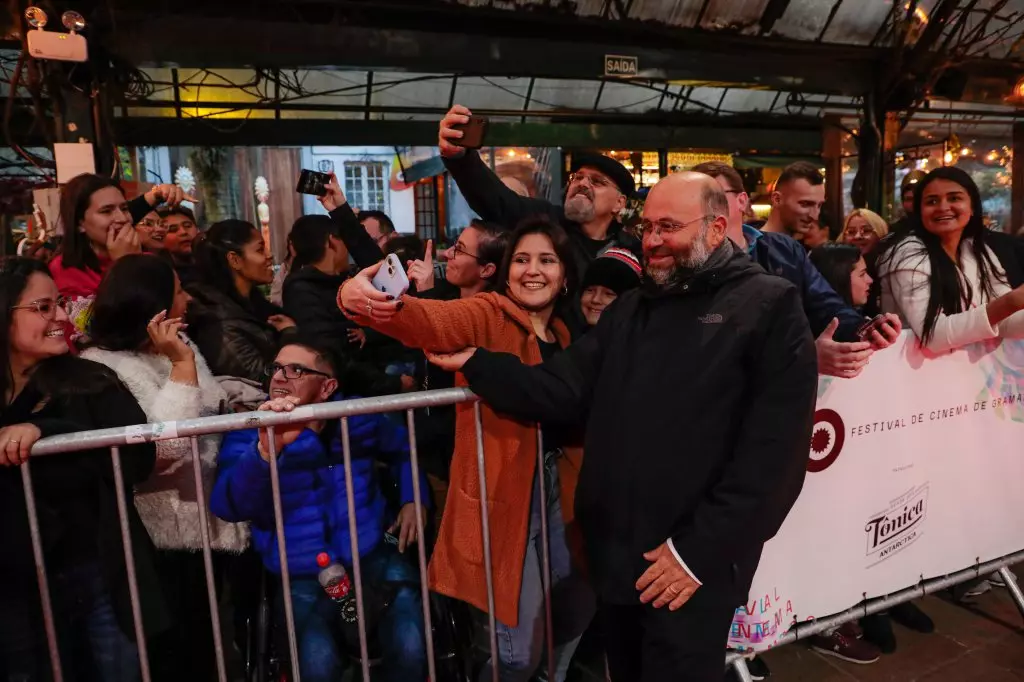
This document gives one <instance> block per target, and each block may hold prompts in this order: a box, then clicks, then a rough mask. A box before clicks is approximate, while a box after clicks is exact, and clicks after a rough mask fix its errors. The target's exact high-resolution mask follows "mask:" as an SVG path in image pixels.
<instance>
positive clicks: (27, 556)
mask: <svg viewBox="0 0 1024 682" xmlns="http://www.w3.org/2000/svg"><path fill="white" fill-rule="evenodd" d="M66 322H67V315H66V314H65V312H64V310H63V308H61V306H60V305H59V303H58V292H57V285H56V284H55V283H54V281H53V279H52V277H51V276H50V273H49V272H48V271H47V269H46V267H45V266H44V265H42V264H41V263H39V262H38V261H34V260H30V259H27V258H13V259H9V260H6V261H0V339H2V340H3V342H4V348H5V351H6V352H5V354H4V356H3V365H4V366H3V368H2V371H0V389H2V391H3V393H2V395H3V403H2V404H0V547H3V551H2V552H0V575H3V576H4V578H3V580H0V604H3V608H0V679H4V680H43V679H48V678H49V661H48V657H47V654H46V640H45V637H44V636H43V634H42V632H43V631H42V611H41V606H40V603H39V598H38V593H39V590H38V584H37V582H36V572H35V566H34V562H33V558H32V557H33V555H32V547H31V542H30V535H29V527H28V518H27V511H26V507H25V496H24V492H23V488H22V481H21V472H20V471H19V470H18V467H19V466H20V465H22V463H24V462H25V461H26V460H27V459H28V454H29V450H30V449H31V448H32V445H33V444H34V443H35V442H36V441H37V440H39V438H41V437H42V436H46V435H52V434H54V433H62V432H71V431H80V430H88V429H101V428H108V427H118V426H129V425H134V424H142V423H145V421H146V415H145V413H144V412H143V411H142V410H141V409H140V408H139V405H138V403H137V402H136V401H135V399H134V398H133V397H132V395H131V393H129V392H128V391H127V390H126V389H125V387H124V386H123V385H122V384H121V383H120V382H119V381H118V379H117V377H116V375H114V373H113V372H111V371H110V370H108V369H107V368H106V367H104V366H102V365H99V364H96V363H94V362H89V361H88V360H82V359H80V358H75V357H72V356H70V355H69V354H68V346H67V343H66V342H65V340H64V326H65V324H66ZM154 453H155V449H154V447H153V445H152V444H150V443H144V444H139V445H131V446H125V447H122V448H121V463H122V467H123V473H124V485H125V488H126V489H127V490H131V489H132V488H133V487H134V486H135V485H137V484H139V483H141V482H142V481H144V480H146V479H147V478H148V477H149V475H150V473H151V471H152V470H153V463H154ZM32 478H33V490H34V492H35V498H36V507H37V511H38V513H37V517H38V519H39V524H40V532H41V534H42V544H43V550H44V553H45V558H46V568H47V572H48V577H49V582H48V584H49V588H50V594H51V597H52V600H53V608H54V620H55V622H56V625H57V634H58V639H59V642H60V645H61V663H62V667H63V671H64V679H65V680H103V681H110V682H114V681H116V680H137V679H139V676H140V672H139V660H138V649H137V647H136V644H135V631H134V627H133V621H132V612H131V606H130V600H129V595H128V581H127V575H126V571H125V565H124V548H123V546H122V543H121V533H120V530H119V529H120V525H119V522H118V513H117V497H116V491H115V483H114V472H113V468H112V466H111V461H110V451H109V450H108V449H107V448H100V449H97V450H89V451H83V452H75V453H69V454H63V455H48V456H45V457H39V458H38V459H34V460H33V462H32ZM126 507H127V513H128V519H129V526H130V529H131V531H130V532H131V540H132V546H133V548H134V550H135V569H136V573H137V579H138V586H139V592H140V595H141V606H142V616H143V623H144V626H145V628H146V633H147V636H149V635H152V634H154V633H156V632H158V631H161V630H163V629H164V628H165V627H166V625H167V614H166V610H165V609H164V602H163V599H162V597H161V594H160V591H159V588H158V587H157V582H156V576H155V573H154V571H153V568H152V565H153V564H152V562H153V548H152V543H151V542H150V541H149V537H148V535H147V534H146V531H145V529H144V528H143V527H142V524H141V522H140V521H139V517H138V514H137V513H136V511H135V506H134V505H133V504H132V503H131V500H130V499H129V500H127V505H126Z"/></svg>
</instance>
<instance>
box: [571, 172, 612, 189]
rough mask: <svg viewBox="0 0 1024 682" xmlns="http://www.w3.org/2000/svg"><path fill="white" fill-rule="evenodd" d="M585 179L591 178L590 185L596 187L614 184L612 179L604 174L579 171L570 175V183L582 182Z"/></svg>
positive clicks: (600, 187)
mask: <svg viewBox="0 0 1024 682" xmlns="http://www.w3.org/2000/svg"><path fill="white" fill-rule="evenodd" d="M584 180H589V181H590V186H591V187H593V188H594V189H602V188H605V187H611V186H612V181H611V180H609V179H608V178H606V177H604V176H603V175H592V174H590V173H581V172H579V171H577V172H575V173H572V174H571V175H569V184H570V185H573V184H578V183H581V182H583V181H584Z"/></svg>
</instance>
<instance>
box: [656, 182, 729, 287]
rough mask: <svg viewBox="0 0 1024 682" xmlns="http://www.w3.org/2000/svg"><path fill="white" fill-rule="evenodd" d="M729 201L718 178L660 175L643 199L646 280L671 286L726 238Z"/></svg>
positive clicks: (696, 266)
mask: <svg viewBox="0 0 1024 682" xmlns="http://www.w3.org/2000/svg"><path fill="white" fill-rule="evenodd" d="M728 214H729V202H728V200H727V198H726V195H725V192H723V191H722V188H721V187H720V186H719V184H718V182H717V181H716V180H715V179H714V178H711V177H709V176H707V175H704V174H703V173H693V172H684V173H675V174H673V175H669V176H668V177H665V178H662V179H661V181H660V182H658V184H657V185H655V186H654V187H653V188H652V189H651V191H650V193H649V194H648V195H647V201H645V202H644V218H643V226H644V236H643V246H644V262H645V265H646V269H647V274H648V276H650V278H651V280H652V281H653V282H654V283H656V284H658V285H660V286H671V284H672V283H673V282H674V281H675V280H676V279H678V277H679V276H682V275H683V274H685V273H682V271H683V270H696V269H698V268H699V267H701V266H702V265H704V263H706V262H707V260H708V258H709V257H710V255H711V252H712V251H714V250H715V249H717V248H718V247H719V246H720V245H721V244H722V241H723V240H724V239H725V231H726V227H727V225H728V218H727V216H728Z"/></svg>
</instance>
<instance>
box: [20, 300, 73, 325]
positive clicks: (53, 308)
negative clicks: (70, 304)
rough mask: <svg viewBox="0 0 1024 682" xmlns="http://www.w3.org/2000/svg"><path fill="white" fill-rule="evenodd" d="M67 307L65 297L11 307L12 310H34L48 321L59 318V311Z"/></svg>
mask: <svg viewBox="0 0 1024 682" xmlns="http://www.w3.org/2000/svg"><path fill="white" fill-rule="evenodd" d="M65 307H67V299H66V298H64V297H63V296H59V297H58V298H57V299H56V300H54V299H52V298H41V299H39V300H38V301H32V302H31V303H26V304H25V305H14V306H11V310H34V311H35V312H36V313H38V314H39V315H42V316H43V317H45V318H46V319H48V320H52V319H54V318H55V317H57V309H58V308H65Z"/></svg>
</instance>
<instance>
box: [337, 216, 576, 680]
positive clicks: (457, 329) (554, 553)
mask: <svg viewBox="0 0 1024 682" xmlns="http://www.w3.org/2000/svg"><path fill="white" fill-rule="evenodd" d="M511 244H512V246H511V248H510V249H509V250H508V251H507V252H506V254H505V259H504V262H503V263H502V268H501V275H500V276H499V282H501V285H500V286H501V287H502V292H501V293H483V294H478V295H476V296H472V297H470V298H465V299H460V300H454V301H432V300H423V299H417V298H414V297H411V296H407V297H404V298H402V299H401V300H396V299H397V296H393V295H391V294H385V293H382V292H381V291H379V290H378V289H376V288H374V286H373V284H372V283H371V280H372V279H374V278H377V277H379V276H380V272H381V271H382V269H383V268H385V267H386V265H383V264H378V265H377V266H374V267H372V268H367V269H366V270H363V271H362V272H361V273H359V275H357V276H356V277H354V278H353V279H351V280H349V281H348V282H346V283H345V285H344V286H343V287H342V288H341V290H340V292H339V294H338V305H339V306H340V307H341V308H342V310H344V311H345V312H346V314H348V315H349V316H350V317H352V318H353V319H354V320H356V321H357V322H359V323H360V324H362V325H366V326H368V327H371V328H373V329H376V330H378V331H380V332H383V333H385V334H388V335H389V336H393V337H394V338H396V339H398V340H399V341H401V342H402V343H404V344H406V345H407V346H411V347H414V348H421V349H424V350H428V351H441V352H450V351H454V350H459V349H461V348H464V347H466V346H467V345H470V346H480V347H483V348H489V349H491V350H494V351H497V352H502V353H511V354H512V355H514V356H515V357H517V358H519V359H520V360H522V361H523V362H525V363H527V364H538V363H540V362H541V361H542V360H544V359H547V358H551V357H554V356H555V355H556V354H557V353H558V352H559V351H561V349H562V348H564V347H565V346H566V345H568V343H569V332H568V330H567V329H566V326H565V324H564V323H563V322H562V320H561V319H560V318H559V316H558V312H557V311H558V308H559V306H560V305H562V304H565V303H566V300H565V299H566V298H567V294H566V292H567V291H569V290H571V289H572V287H573V284H574V283H575V279H576V272H575V267H574V266H575V263H574V260H573V256H572V251H571V249H570V246H569V242H568V239H567V237H566V234H565V232H564V231H563V230H562V229H561V228H560V227H558V226H557V225H555V224H553V223H552V222H550V221H549V220H547V219H546V218H537V219H534V220H528V221H526V222H524V223H523V224H522V225H520V227H519V228H518V229H516V231H515V232H514V233H513V235H512V239H511ZM389 296H390V297H391V300H388V299H389ZM456 385H458V386H464V385H465V379H464V378H463V377H462V375H457V377H456ZM473 409H474V408H473V406H472V405H466V404H463V405H459V406H457V408H456V418H455V432H456V439H455V454H454V457H453V459H452V465H451V487H450V488H449V490H448V498H447V504H446V508H445V514H444V517H443V518H442V520H441V529H440V534H439V536H438V540H437V547H436V549H435V550H434V555H433V558H432V559H431V562H430V587H431V589H433V590H434V591H436V592H440V593H441V594H446V595H448V596H450V597H454V598H456V599H461V600H463V601H466V602H469V603H470V604H472V605H474V606H476V607H477V608H479V609H483V610H486V609H487V588H486V584H487V583H486V576H485V573H484V565H483V559H482V557H483V540H482V537H481V532H482V531H481V521H480V505H481V494H480V483H479V478H478V473H477V442H476V428H475V422H474V418H473ZM481 411H482V414H483V440H484V443H483V445H484V451H485V453H486V456H487V461H488V468H487V499H488V506H489V507H491V516H490V530H491V536H492V537H493V538H494V542H493V544H492V545H491V552H492V556H493V569H494V589H495V609H496V618H497V620H498V621H499V622H498V630H497V637H498V650H499V652H500V660H499V661H491V662H490V664H489V666H492V665H497V667H498V669H499V673H500V678H501V680H502V681H503V682H519V681H521V682H525V681H526V680H528V679H530V677H531V676H532V675H533V674H534V673H535V672H536V671H537V670H538V668H539V667H540V664H541V658H542V654H543V652H544V641H545V640H544V631H543V623H544V590H543V586H542V576H541V571H542V566H541V555H542V550H541V547H540V545H541V525H540V524H541V521H540V518H541V517H540V513H541V507H540V492H539V489H540V486H541V485H543V486H545V491H546V494H547V514H548V521H549V523H550V554H551V571H552V584H553V587H552V590H553V592H552V600H553V612H554V616H553V617H554V632H553V633H552V634H553V640H554V643H555V654H554V655H555V661H554V667H555V669H556V679H557V680H563V679H564V678H565V673H566V671H567V670H568V667H569V662H570V660H571V659H572V654H573V651H574V650H575V648H576V645H577V644H578V642H579V637H580V636H581V635H582V633H583V631H584V630H585V629H586V626H587V624H588V623H589V622H590V620H591V618H592V617H593V613H594V597H593V594H592V592H591V590H590V588H589V587H588V585H587V584H586V582H585V580H584V579H583V577H582V576H581V575H580V572H579V569H578V566H579V564H577V563H576V562H575V560H574V558H573V556H572V555H571V553H570V544H571V541H570V538H572V537H573V533H574V531H573V525H572V523H573V494H574V492H575V488H576V477H577V472H578V471H579V466H580V461H581V451H580V450H579V448H578V447H575V446H577V445H578V442H577V440H576V439H575V438H574V437H573V435H572V434H569V433H566V432H565V431H561V430H559V429H557V428H553V427H552V426H551V425H548V424H544V425H542V427H541V438H542V441H543V451H544V471H543V472H540V471H538V469H537V457H536V452H537V450H536V445H537V429H536V427H535V426H534V425H533V424H530V423H526V422H522V421H518V420H515V419H510V418H508V417H505V416H502V415H499V414H498V413H497V412H495V411H494V410H492V409H491V408H490V407H488V406H486V405H484V406H481ZM489 666H488V667H486V668H485V670H484V671H483V672H482V673H481V677H480V679H481V680H490V679H491V668H490V667H489Z"/></svg>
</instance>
